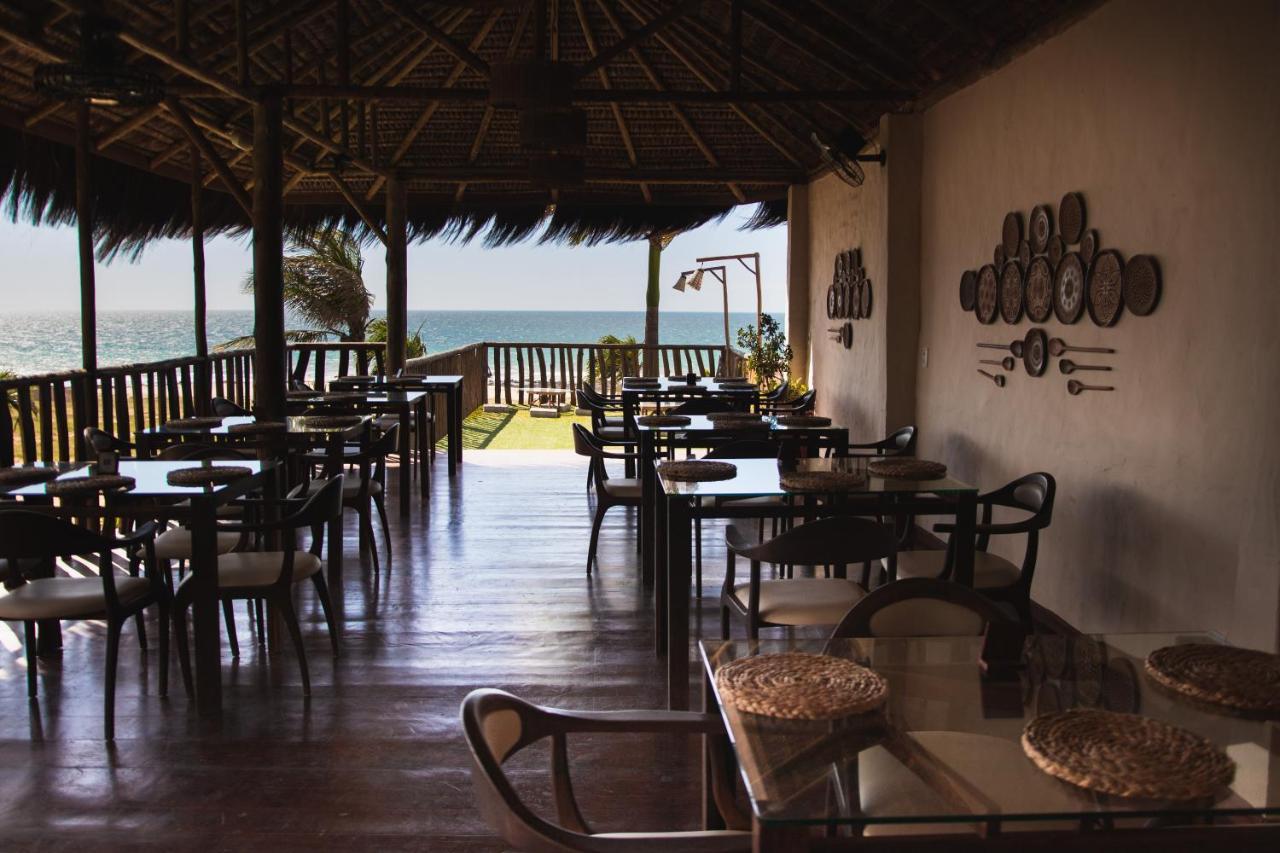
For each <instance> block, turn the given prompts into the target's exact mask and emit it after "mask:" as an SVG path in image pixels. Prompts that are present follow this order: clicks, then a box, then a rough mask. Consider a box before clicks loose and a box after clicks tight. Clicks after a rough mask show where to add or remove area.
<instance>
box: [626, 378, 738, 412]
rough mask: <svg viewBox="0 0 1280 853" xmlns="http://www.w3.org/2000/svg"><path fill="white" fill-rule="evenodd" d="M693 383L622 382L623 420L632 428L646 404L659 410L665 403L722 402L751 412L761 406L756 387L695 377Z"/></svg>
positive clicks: (663, 380) (678, 380) (684, 380)
mask: <svg viewBox="0 0 1280 853" xmlns="http://www.w3.org/2000/svg"><path fill="white" fill-rule="evenodd" d="M693 379H694V381H693V382H690V381H689V380H688V378H687V377H683V376H659V377H653V378H652V379H649V380H637V379H634V378H631V377H624V378H623V380H622V388H621V392H620V393H621V397H622V416H623V419H624V420H625V421H626V422H627V423H628V424H630V423H631V422H632V421H633V420H634V418H635V417H636V415H638V414H639V412H640V406H641V404H643V403H652V404H654V405H656V406H658V407H659V408H661V407H662V405H663V404H665V403H676V404H679V403H681V402H683V401H685V400H692V399H699V398H702V399H706V398H712V399H721V400H725V401H726V402H727V403H729V404H730V405H731V406H732V407H733V408H735V409H741V410H743V411H750V410H752V409H754V408H756V406H758V405H759V402H760V388H759V386H757V385H755V384H754V383H750V382H742V381H737V382H735V381H733V380H719V381H718V380H716V379H715V378H714V377H709V376H695V377H693Z"/></svg>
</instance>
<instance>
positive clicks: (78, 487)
mask: <svg viewBox="0 0 1280 853" xmlns="http://www.w3.org/2000/svg"><path fill="white" fill-rule="evenodd" d="M135 485H137V483H136V481H135V480H134V479H133V478H132V477H125V476H122V475H120V474H91V475H90V476H88V477H72V478H70V479H68V480H54V481H53V482H51V483H49V485H47V486H45V487H44V488H45V491H46V492H48V493H49V494H51V495H85V494H89V493H91V492H107V491H112V490H114V489H132V488H133V487H134V486H135Z"/></svg>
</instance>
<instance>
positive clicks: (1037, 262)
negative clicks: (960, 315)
mask: <svg viewBox="0 0 1280 853" xmlns="http://www.w3.org/2000/svg"><path fill="white" fill-rule="evenodd" d="M992 254H993V257H992V262H991V263H989V264H984V265H982V266H981V267H979V268H978V269H976V270H965V271H964V273H963V274H961V276H960V307H961V308H963V309H964V310H965V311H969V312H972V313H973V314H974V315H975V316H976V317H977V318H978V322H979V323H982V324H984V325H991V324H994V323H995V322H996V321H997V320H1000V321H1003V322H1004V323H1005V324H1008V325H1011V326H1015V325H1018V324H1019V323H1020V322H1021V321H1022V318H1023V316H1025V317H1026V318H1027V319H1028V320H1030V321H1031V322H1032V323H1047V322H1049V321H1050V320H1051V319H1055V318H1056V319H1057V321H1058V322H1060V323H1062V324H1064V325H1068V326H1070V325H1073V324H1075V323H1077V322H1079V321H1080V319H1081V317H1083V316H1084V314H1085V313H1086V312H1087V313H1088V315H1089V319H1090V320H1091V321H1092V322H1093V323H1094V325H1096V326H1100V327H1103V328H1107V327H1111V326H1114V325H1115V324H1116V322H1117V321H1118V320H1119V319H1120V315H1121V314H1122V313H1123V312H1125V311H1128V313H1130V314H1134V315H1137V316H1139V317H1145V316H1147V315H1148V314H1150V313H1151V312H1153V311H1154V310H1155V309H1156V306H1157V304H1159V302H1160V287H1161V283H1160V267H1159V265H1158V264H1157V263H1156V259H1155V258H1154V257H1152V256H1151V255H1134V256H1132V257H1130V258H1129V259H1128V260H1127V261H1126V260H1125V258H1124V257H1123V256H1122V255H1121V254H1120V252H1118V251H1116V250H1115V249H1104V248H1102V246H1101V244H1100V242H1099V239H1098V232H1097V230H1095V229H1092V228H1088V227H1087V223H1086V221H1085V205H1084V198H1083V196H1081V195H1080V193H1075V192H1070V193H1067V194H1066V195H1064V196H1063V197H1062V201H1061V202H1059V204H1058V212H1057V231H1056V232H1055V230H1054V215H1053V211H1052V210H1051V208H1050V207H1049V206H1048V205H1043V204H1042V205H1037V206H1036V207H1034V208H1032V210H1031V215H1030V217H1029V218H1028V219H1027V220H1026V222H1025V223H1024V220H1023V216H1022V213H1021V212H1019V211H1010V212H1009V213H1008V214H1006V215H1005V218H1004V223H1003V226H1002V228H1001V237H1000V242H999V243H997V244H996V247H995V251H994V252H993V253H992ZM978 346H979V347H988V348H995V349H1005V350H1009V352H1010V353H1011V355H1009V356H1005V357H1003V358H1000V359H979V364H982V365H987V366H989V367H992V368H995V369H993V370H986V369H983V368H981V367H980V368H978V373H980V374H982V375H983V376H985V377H986V378H987V379H989V380H990V381H991V382H993V383H994V384H995V385H996V387H998V388H1003V387H1005V385H1006V384H1007V380H1006V378H1005V376H1004V375H1003V374H1001V373H999V372H997V370H1003V371H1006V372H1009V371H1012V370H1014V369H1015V366H1016V364H1017V363H1018V362H1019V361H1021V363H1022V366H1023V367H1024V368H1025V370H1026V373H1027V374H1028V375H1029V376H1032V377H1039V376H1043V375H1044V374H1045V372H1046V370H1047V368H1048V362H1049V359H1050V357H1054V358H1060V361H1059V363H1058V368H1059V371H1060V372H1061V373H1062V374H1063V375H1067V376H1070V375H1072V374H1074V373H1076V372H1078V371H1093V370H1099V371H1103V370H1106V371H1109V370H1111V367H1110V366H1109V365H1101V364H1080V363H1077V362H1076V361H1075V360H1073V359H1071V358H1061V356H1062V355H1063V354H1064V353H1068V352H1077V353H1080V352H1083V353H1095V354H1097V353H1105V354H1114V353H1115V350H1114V349H1110V348H1107V347H1072V346H1069V345H1068V344H1066V343H1065V342H1064V341H1063V340H1062V339H1061V338H1050V337H1048V335H1047V334H1046V332H1045V331H1044V330H1043V329H1039V328H1033V329H1031V330H1030V331H1029V332H1027V334H1026V336H1025V337H1024V338H1023V339H1022V340H1015V341H1013V342H1012V343H1009V344H999V343H980V344H978ZM1113 390H1115V389H1114V387H1112V386H1110V385H1092V384H1088V383H1085V382H1083V381H1081V380H1079V379H1069V380H1068V381H1067V391H1068V392H1069V393H1070V394H1072V395H1076V394H1080V393H1082V392H1084V391H1113Z"/></svg>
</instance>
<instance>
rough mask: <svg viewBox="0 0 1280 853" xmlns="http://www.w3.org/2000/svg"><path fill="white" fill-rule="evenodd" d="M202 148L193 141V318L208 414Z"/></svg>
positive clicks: (199, 388)
mask: <svg viewBox="0 0 1280 853" xmlns="http://www.w3.org/2000/svg"><path fill="white" fill-rule="evenodd" d="M200 165H201V160H200V149H199V148H197V147H196V145H195V143H192V144H191V285H192V287H191V289H192V295H193V303H194V304H193V308H192V314H193V317H192V320H193V328H194V330H195V336H196V358H198V359H200V363H199V364H197V365H196V411H197V412H199V413H200V414H202V415H203V414H205V413H206V411H205V410H206V409H207V408H208V406H209V400H210V398H211V397H212V396H213V391H212V385H211V383H210V375H209V369H210V368H209V361H208V359H209V335H208V332H207V330H206V328H205V314H206V309H205V278H204V172H203V171H202V170H201V168H200Z"/></svg>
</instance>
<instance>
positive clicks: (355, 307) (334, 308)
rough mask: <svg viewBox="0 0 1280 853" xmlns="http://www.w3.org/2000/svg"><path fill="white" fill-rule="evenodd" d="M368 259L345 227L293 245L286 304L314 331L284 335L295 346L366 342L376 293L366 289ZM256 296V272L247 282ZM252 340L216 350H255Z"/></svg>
mask: <svg viewBox="0 0 1280 853" xmlns="http://www.w3.org/2000/svg"><path fill="white" fill-rule="evenodd" d="M363 271H364V258H363V257H361V255H360V244H359V243H358V242H357V241H356V240H355V238H354V237H352V236H351V234H350V233H349V232H347V231H344V230H343V229H341V228H327V229H325V230H323V231H319V232H317V233H316V234H313V235H311V236H309V237H305V238H300V239H297V240H295V241H294V242H293V245H292V246H291V249H290V252H289V253H288V254H286V255H285V256H284V304H285V308H287V309H288V310H289V311H290V312H291V313H292V314H293V315H294V316H295V317H297V318H298V319H300V320H301V321H302V322H303V323H305V324H306V325H307V326H309V327H310V328H305V329H293V330H290V331H287V332H285V333H284V336H285V340H287V341H292V342H301V341H321V340H325V339H327V338H330V337H336V338H337V339H338V340H340V341H363V340H364V336H365V328H366V327H367V326H368V324H369V310H370V309H371V308H372V307H373V294H372V293H370V292H369V289H368V288H367V287H365V286H364V275H363ZM244 290H245V292H246V293H252V292H253V273H252V272H250V273H249V274H248V275H246V276H245V279H244ZM252 345H253V337H252V336H251V335H247V336H245V337H241V338H236V339H234V340H230V341H227V342H226V343H223V344H219V345H218V346H217V347H216V349H234V348H236V347H242V346H252Z"/></svg>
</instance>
